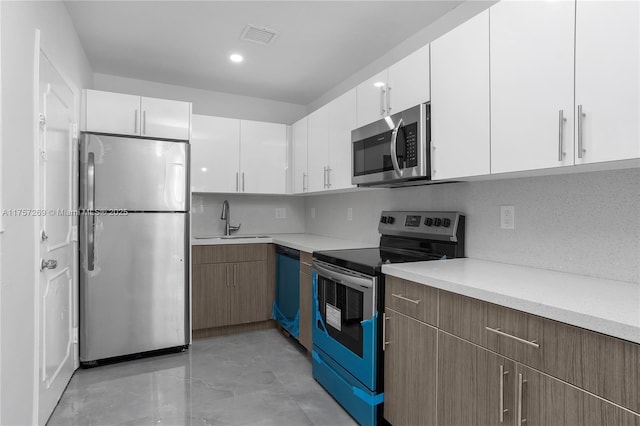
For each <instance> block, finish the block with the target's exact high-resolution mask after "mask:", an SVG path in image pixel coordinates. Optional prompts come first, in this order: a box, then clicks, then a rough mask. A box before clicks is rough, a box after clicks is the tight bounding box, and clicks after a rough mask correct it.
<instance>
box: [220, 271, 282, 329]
mask: <svg viewBox="0 0 640 426" xmlns="http://www.w3.org/2000/svg"><path fill="white" fill-rule="evenodd" d="M229 268H230V271H232V279H231V280H230V283H229V284H230V288H231V292H230V298H229V302H230V305H229V323H230V324H244V323H247V322H257V321H264V320H268V319H269V318H271V309H272V308H273V294H269V290H270V289H269V288H268V287H269V286H266V285H264V284H265V283H264V277H265V276H266V275H267V265H266V262H265V261H262V260H258V261H253V262H238V263H232V264H230V265H229ZM270 300H271V301H272V302H271V303H269V301H270Z"/></svg>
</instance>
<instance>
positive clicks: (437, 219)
mask: <svg viewBox="0 0 640 426" xmlns="http://www.w3.org/2000/svg"><path fill="white" fill-rule="evenodd" d="M440 225H442V219H440V218H439V217H436V218H435V220H434V221H433V226H440Z"/></svg>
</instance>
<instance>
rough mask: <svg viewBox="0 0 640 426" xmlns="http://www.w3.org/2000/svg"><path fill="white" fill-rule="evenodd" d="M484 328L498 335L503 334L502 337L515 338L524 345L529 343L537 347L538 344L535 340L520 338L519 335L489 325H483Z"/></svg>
mask: <svg viewBox="0 0 640 426" xmlns="http://www.w3.org/2000/svg"><path fill="white" fill-rule="evenodd" d="M485 330H487V331H490V332H492V333H496V334H498V335H500V336H504V337H508V338H510V339H513V340H516V341H518V342H520V343H524V344H525V345H529V346H533V347H534V348H539V347H540V345H539V344H538V341H537V340H525V339H521V338H520V337H516V336H514V335H512V334H508V333H505V332H504V331H500V328H491V327H485Z"/></svg>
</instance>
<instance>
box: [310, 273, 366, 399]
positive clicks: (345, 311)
mask: <svg viewBox="0 0 640 426" xmlns="http://www.w3.org/2000/svg"><path fill="white" fill-rule="evenodd" d="M377 282H378V278H377V277H372V276H368V275H364V274H360V273H358V272H353V271H349V270H346V269H343V268H340V267H337V266H335V265H331V264H328V263H325V262H321V261H314V263H313V291H314V306H315V309H314V322H313V333H312V334H313V345H314V349H316V348H317V349H318V350H320V351H322V352H323V353H324V354H326V355H328V356H329V357H331V358H332V359H333V360H334V361H335V362H337V363H338V364H339V365H340V366H341V367H342V368H344V369H345V370H347V371H348V372H349V374H351V375H353V376H354V377H355V378H356V379H357V380H358V381H360V382H361V383H362V384H364V385H365V386H366V387H367V388H369V389H370V390H374V391H375V390H376V365H377V364H376V363H377V329H378V324H377V323H378V312H377V310H376V297H377V294H376V293H377Z"/></svg>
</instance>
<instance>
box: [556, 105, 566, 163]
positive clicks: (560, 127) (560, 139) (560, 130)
mask: <svg viewBox="0 0 640 426" xmlns="http://www.w3.org/2000/svg"><path fill="white" fill-rule="evenodd" d="M565 121H567V119H566V118H565V117H564V110H560V112H559V114H558V161H562V160H563V159H564V155H565V152H564V122H565Z"/></svg>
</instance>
